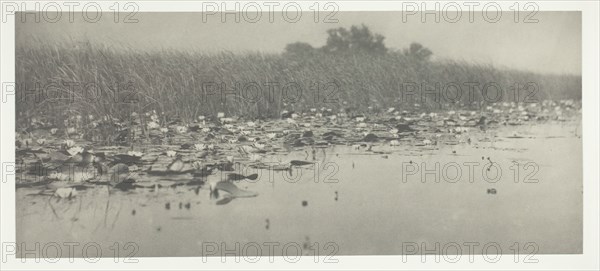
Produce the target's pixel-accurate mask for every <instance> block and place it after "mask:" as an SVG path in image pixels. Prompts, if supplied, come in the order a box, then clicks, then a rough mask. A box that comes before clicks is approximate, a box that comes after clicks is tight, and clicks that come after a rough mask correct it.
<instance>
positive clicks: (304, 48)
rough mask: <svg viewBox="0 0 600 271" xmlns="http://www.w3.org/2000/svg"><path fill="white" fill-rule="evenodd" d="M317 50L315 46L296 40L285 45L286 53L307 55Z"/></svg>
mask: <svg viewBox="0 0 600 271" xmlns="http://www.w3.org/2000/svg"><path fill="white" fill-rule="evenodd" d="M314 52H315V48H313V47H312V45H310V44H308V43H306V42H294V43H290V44H288V45H287V46H285V52H284V54H287V55H292V56H306V55H311V54H313V53H314Z"/></svg>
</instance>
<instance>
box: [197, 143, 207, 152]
mask: <svg viewBox="0 0 600 271" xmlns="http://www.w3.org/2000/svg"><path fill="white" fill-rule="evenodd" d="M206 148H207V146H206V144H202V143H200V144H194V149H195V150H197V151H203V150H206Z"/></svg>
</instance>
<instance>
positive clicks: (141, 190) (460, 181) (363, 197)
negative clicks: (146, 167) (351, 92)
mask: <svg viewBox="0 0 600 271" xmlns="http://www.w3.org/2000/svg"><path fill="white" fill-rule="evenodd" d="M576 128H577V127H576V124H574V123H566V124H565V123H561V124H543V125H537V126H529V127H524V126H523V127H516V128H515V127H512V128H511V129H512V130H506V129H503V128H501V129H499V130H498V131H496V132H495V133H497V137H496V139H495V140H492V141H489V142H478V144H460V145H446V144H440V145H438V146H404V145H402V144H400V145H399V146H373V147H372V150H371V151H365V150H364V148H361V149H358V150H357V149H355V148H354V147H351V146H335V147H331V148H326V149H320V150H318V151H316V152H314V153H313V154H312V155H314V158H315V159H314V162H315V164H309V165H301V166H298V167H294V168H293V169H292V170H291V171H287V170H268V169H247V170H246V171H245V172H243V173H244V174H251V173H256V174H258V175H259V176H258V178H256V180H248V179H245V180H241V181H237V182H235V185H236V187H237V188H239V189H241V190H243V191H253V192H256V193H257V194H258V196H255V197H231V198H229V200H228V201H227V202H226V203H225V204H219V200H222V198H221V199H218V198H214V197H211V195H210V194H211V192H210V190H211V189H210V187H209V185H208V184H207V183H208V182H210V181H211V178H220V177H218V176H222V174H220V173H219V172H217V173H214V174H213V175H210V176H209V177H207V180H206V182H204V181H203V182H197V183H194V182H190V180H189V179H186V177H182V179H181V180H173V179H169V180H165V179H158V180H153V182H152V183H151V185H147V186H140V187H136V188H134V189H130V190H119V189H115V188H110V187H109V186H104V185H94V186H88V187H80V188H79V190H78V191H77V193H78V194H77V195H76V196H75V197H73V198H71V199H66V198H63V199H59V198H57V197H51V196H47V195H40V194H38V192H39V189H37V188H36V189H34V188H20V189H17V229H18V231H17V242H18V243H21V242H26V243H29V242H34V241H38V242H42V243H44V242H58V243H63V242H70V241H72V242H79V243H85V242H96V243H98V244H100V245H101V246H102V247H103V248H107V249H106V253H105V254H104V256H110V255H112V253H114V252H113V251H110V250H109V249H108V247H109V246H111V245H112V244H113V243H114V242H119V243H121V244H124V243H126V242H135V243H137V245H138V248H139V251H137V253H136V256H200V255H202V253H203V249H206V246H205V244H211V243H216V244H219V245H220V244H222V243H223V242H224V243H225V244H226V248H227V249H234V248H235V244H236V243H239V244H240V246H241V247H244V244H248V243H251V242H254V243H257V244H264V243H266V242H278V243H279V244H282V245H283V244H286V243H292V242H293V243H297V244H301V245H302V248H303V249H305V250H306V251H303V253H305V254H308V255H313V254H314V253H318V254H323V255H327V254H330V253H332V248H329V249H324V247H325V244H327V243H329V242H333V243H335V244H336V247H335V250H336V254H337V255H357V254H363V255H364V254H402V253H403V252H404V253H405V252H406V251H403V248H405V247H404V246H403V244H406V243H411V242H413V243H418V244H421V243H422V242H425V243H426V244H427V247H428V248H433V247H434V246H435V243H439V244H440V245H441V246H444V244H447V243H451V242H454V243H458V244H463V243H465V242H478V243H480V244H481V245H484V244H486V243H491V242H495V243H498V244H499V245H500V246H501V247H502V249H506V251H509V249H510V247H511V245H513V244H514V243H519V244H521V245H523V244H526V243H529V242H534V243H535V244H537V247H538V248H539V251H538V253H582V242H583V241H582V238H583V235H582V231H583V228H582V211H583V209H582V197H583V194H582V193H583V186H582V184H583V182H582V145H581V138H580V137H577V136H576V134H575V133H574V131H575V130H576ZM514 129H517V130H516V133H515V132H514V131H513V130H514ZM579 130H580V129H579ZM516 134H518V135H519V136H516ZM306 156H307V152H306V151H305V150H297V151H292V152H290V153H289V154H287V155H284V156H280V157H270V158H268V159H272V161H280V160H284V161H285V160H294V159H297V160H304V159H305V158H306ZM309 160H312V159H310V158H309ZM221 192H222V193H221V194H223V192H224V191H221ZM221 197H222V195H221ZM221 203H223V202H222V201H221ZM40 225H43V226H40ZM316 243H318V245H317V248H316V250H315V246H314V245H313V246H311V244H316ZM203 244H204V246H203ZM307 244H308V245H307ZM319 248H320V249H319ZM109 251H110V252H109ZM251 251H255V250H251ZM76 252H77V250H76ZM130 252H131V250H130V251H126V250H123V251H121V252H120V253H122V254H124V255H126V254H128V253H130ZM267 252H268V251H267V250H266V249H264V250H263V252H262V254H267ZM245 253H249V254H252V253H256V252H250V251H245ZM281 253H282V252H281V249H276V250H275V254H281ZM475 253H477V254H479V253H481V251H480V250H477V249H476V250H475ZM511 253H512V252H511ZM107 254H109V255H107Z"/></svg>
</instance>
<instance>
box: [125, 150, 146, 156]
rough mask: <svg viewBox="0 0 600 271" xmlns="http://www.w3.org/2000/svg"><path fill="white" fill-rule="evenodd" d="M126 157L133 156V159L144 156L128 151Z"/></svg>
mask: <svg viewBox="0 0 600 271" xmlns="http://www.w3.org/2000/svg"><path fill="white" fill-rule="evenodd" d="M127 155H130V156H134V157H142V155H144V154H143V153H142V152H139V151H128V152H127Z"/></svg>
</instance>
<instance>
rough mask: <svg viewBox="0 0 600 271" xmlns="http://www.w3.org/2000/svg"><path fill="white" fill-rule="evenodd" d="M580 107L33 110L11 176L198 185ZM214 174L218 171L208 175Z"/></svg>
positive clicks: (561, 114)
mask: <svg viewBox="0 0 600 271" xmlns="http://www.w3.org/2000/svg"><path fill="white" fill-rule="evenodd" d="M580 110H581V103H580V102H574V101H571V100H565V101H543V102H541V103H532V104H516V103H498V104H494V105H490V106H487V107H485V108H482V109H481V110H477V111H471V110H450V111H441V112H421V111H415V110H411V111H408V110H402V109H401V108H388V109H382V110H378V113H362V112H353V111H350V110H341V111H339V112H335V111H333V110H332V109H328V108H320V109H317V108H314V109H310V110H307V111H306V112H293V111H288V110H286V111H282V112H281V116H280V118H277V119H268V120H262V119H254V120H248V119H245V118H243V117H240V116H228V115H227V114H226V113H223V112H220V113H217V114H216V115H215V116H214V117H210V116H199V117H197V118H196V119H194V120H193V121H188V122H185V121H183V120H180V119H177V118H175V117H168V116H165V115H164V114H162V113H159V112H156V111H151V112H146V113H133V114H131V116H130V118H128V119H127V120H117V119H114V118H110V117H94V116H88V117H81V116H75V117H69V118H67V119H66V120H65V121H64V123H62V124H61V125H57V124H53V123H46V122H44V121H43V120H42V119H41V118H37V119H32V120H31V123H30V124H29V125H28V127H27V128H25V129H23V130H21V131H18V133H17V137H16V147H17V155H16V157H17V162H18V163H17V164H18V167H17V169H18V178H17V180H18V187H23V186H30V187H31V186H36V185H39V186H40V187H44V188H45V189H46V188H47V189H48V190H50V192H52V193H55V195H57V196H59V197H66V198H71V197H75V196H76V195H77V192H76V191H75V190H69V189H63V188H70V187H73V185H109V186H111V187H115V188H119V189H121V190H130V189H137V188H140V189H144V188H148V189H157V188H159V187H164V186H178V185H191V186H201V185H203V184H204V183H206V182H207V180H208V179H210V178H218V180H217V181H223V180H225V181H237V180H240V179H244V178H247V177H250V178H252V176H245V175H243V174H240V173H239V168H240V167H254V168H267V169H270V170H290V169H291V168H292V167H296V166H298V167H302V166H307V165H310V164H311V163H312V161H311V160H310V159H308V158H307V159H306V161H305V160H292V161H286V162H283V161H281V162H279V163H272V160H271V159H269V158H270V156H273V155H276V154H280V153H286V152H289V151H291V150H302V149H306V150H310V149H312V150H314V149H316V148H327V147H329V146H332V145H348V146H352V147H353V148H354V149H356V150H361V151H372V147H373V146H377V145H385V146H390V147H396V146H402V145H410V146H416V147H421V146H435V145H438V144H449V145H452V144H471V143H472V142H473V141H475V140H476V139H475V138H473V136H472V134H474V133H480V134H481V133H483V134H485V133H486V131H488V130H493V129H495V128H496V127H498V126H518V125H523V124H528V123H534V122H545V121H565V120H568V119H570V118H571V117H573V116H578V115H580V114H581V111H580ZM513 136H515V137H516V136H519V135H517V134H514V135H513ZM94 139H99V140H94ZM307 152H308V151H307ZM216 172H219V174H216ZM215 175H219V177H211V176H215ZM215 187H230V186H229V185H224V184H221V185H215ZM80 188H81V187H80ZM229 190H231V191H236V190H235V189H233V190H232V189H229ZM238 192H239V191H238ZM248 193H249V192H245V191H244V192H239V194H240V195H242V194H243V195H249V194H248Z"/></svg>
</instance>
